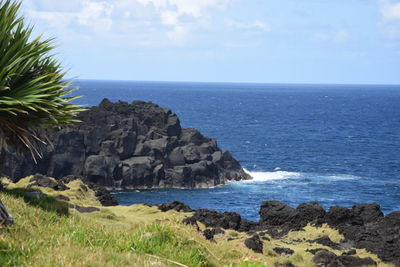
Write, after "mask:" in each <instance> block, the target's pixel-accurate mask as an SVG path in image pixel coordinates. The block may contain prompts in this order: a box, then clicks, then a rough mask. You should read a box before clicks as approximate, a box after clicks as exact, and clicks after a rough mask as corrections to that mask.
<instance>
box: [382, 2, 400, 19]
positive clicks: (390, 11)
mask: <svg viewBox="0 0 400 267" xmlns="http://www.w3.org/2000/svg"><path fill="white" fill-rule="evenodd" d="M379 4H380V8H381V13H382V16H383V18H384V19H386V20H400V2H397V3H392V1H391V0H379Z"/></svg>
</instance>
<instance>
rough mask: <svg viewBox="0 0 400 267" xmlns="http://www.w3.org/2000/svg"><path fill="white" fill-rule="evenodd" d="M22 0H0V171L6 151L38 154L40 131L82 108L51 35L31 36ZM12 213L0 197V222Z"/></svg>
mask: <svg viewBox="0 0 400 267" xmlns="http://www.w3.org/2000/svg"><path fill="white" fill-rule="evenodd" d="M20 6H21V2H14V1H11V0H4V1H3V0H1V1H0V55H1V58H0V173H2V171H3V168H4V167H5V166H4V162H5V154H6V151H10V150H11V151H14V152H16V153H30V154H31V156H32V158H33V160H34V161H36V157H41V156H42V155H41V154H42V153H41V149H42V148H43V147H44V146H45V145H47V140H46V134H45V131H46V130H47V129H52V128H53V127H58V126H61V125H66V124H70V123H73V122H76V120H75V118H74V117H75V116H76V114H77V113H78V112H80V111H81V110H82V109H81V108H80V107H79V106H77V105H73V104H70V103H69V102H70V101H72V100H73V99H75V98H76V97H71V96H68V95H69V93H70V92H71V91H72V90H73V89H72V88H71V82H70V81H68V80H65V72H64V71H63V70H62V68H61V64H60V63H59V62H58V61H57V60H56V59H54V56H53V55H52V53H53V49H54V45H53V40H52V39H47V40H42V38H41V36H39V37H37V38H35V37H34V36H32V30H33V27H31V26H26V25H25V22H24V18H23V17H21V16H20V15H19V14H18V12H19V10H20ZM11 221H12V217H11V216H10V214H9V213H8V211H7V209H6V208H5V207H4V206H3V204H2V202H1V201H0V222H3V223H10V222H11Z"/></svg>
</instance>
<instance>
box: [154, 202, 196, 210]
mask: <svg viewBox="0 0 400 267" xmlns="http://www.w3.org/2000/svg"><path fill="white" fill-rule="evenodd" d="M158 208H159V209H160V210H161V211H163V212H165V211H169V210H176V211H179V212H192V211H193V210H192V209H191V208H190V207H189V206H188V205H186V204H185V203H182V202H179V201H173V202H171V203H165V204H161V205H159V206H158Z"/></svg>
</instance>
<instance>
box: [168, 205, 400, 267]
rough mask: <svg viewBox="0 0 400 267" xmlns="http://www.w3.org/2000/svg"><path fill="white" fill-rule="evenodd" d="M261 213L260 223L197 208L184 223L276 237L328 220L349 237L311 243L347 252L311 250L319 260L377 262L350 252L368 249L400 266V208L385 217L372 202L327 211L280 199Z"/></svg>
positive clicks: (343, 263)
mask: <svg viewBox="0 0 400 267" xmlns="http://www.w3.org/2000/svg"><path fill="white" fill-rule="evenodd" d="M175 205H176V204H175ZM180 205H184V204H183V203H182V204H180ZM259 214H260V220H259V222H251V221H248V220H246V219H243V218H241V216H240V215H239V214H238V213H234V212H222V213H220V212H216V211H214V210H207V209H199V210H195V211H194V215H193V216H191V217H188V218H186V219H185V220H184V223H188V224H192V225H196V224H197V222H201V223H203V224H204V225H205V226H207V227H213V228H222V229H232V230H236V231H239V232H247V233H248V234H251V235H254V233H255V232H257V231H258V232H259V231H265V232H266V233H268V234H269V235H270V236H271V237H273V238H280V237H283V236H284V235H286V234H287V233H288V232H289V231H299V230H301V229H302V228H303V227H305V226H306V225H307V224H308V223H311V224H312V225H315V226H320V225H322V224H324V223H326V224H328V225H329V226H330V227H332V228H334V229H337V230H338V231H339V232H340V233H341V234H342V235H343V236H344V238H345V239H344V240H342V241H341V243H340V244H337V243H335V242H333V241H332V240H330V239H329V237H321V238H318V239H316V240H310V241H309V242H312V243H317V244H320V245H323V246H328V247H331V248H334V249H338V250H346V251H344V252H343V254H342V255H341V256H336V255H335V257H334V258H332V257H331V258H332V259H330V256H329V255H328V254H329V253H328V254H327V252H326V251H327V250H326V249H323V248H321V249H310V250H307V251H308V252H310V253H312V254H315V255H317V254H318V253H320V254H318V257H316V261H318V262H319V263H321V264H325V263H324V262H326V261H328V262H327V263H326V266H328V265H329V264H331V265H329V266H366V265H376V263H375V262H374V261H373V260H371V259H369V258H366V259H360V258H357V257H351V255H354V250H349V251H347V249H348V248H350V247H351V248H357V249H362V248H364V249H366V250H367V251H369V252H372V253H374V254H376V255H378V256H379V258H380V259H381V260H383V261H385V262H391V263H393V264H394V265H395V266H396V267H400V211H396V212H392V213H390V214H388V215H386V216H384V215H383V213H382V212H381V210H380V206H379V205H378V204H375V203H372V204H362V205H355V206H353V207H352V208H351V209H348V208H345V207H339V206H334V207H331V208H330V209H329V210H328V211H327V212H326V211H325V210H324V209H323V208H322V207H321V205H319V204H318V203H316V202H311V203H303V204H300V205H299V206H298V207H297V208H292V207H290V206H288V205H286V204H284V203H281V202H278V201H265V202H263V203H262V204H261V207H260V211H259ZM265 232H261V233H259V234H260V235H261V234H263V233H265ZM249 242H250V241H249ZM328 252H329V251H328ZM331 256H332V255H331ZM318 258H320V259H323V260H318ZM335 264H336V265H335ZM324 266H325V265H324Z"/></svg>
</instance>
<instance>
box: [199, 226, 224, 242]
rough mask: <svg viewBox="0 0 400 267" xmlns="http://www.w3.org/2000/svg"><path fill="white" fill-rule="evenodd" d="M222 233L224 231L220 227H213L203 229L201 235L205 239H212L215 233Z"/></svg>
mask: <svg viewBox="0 0 400 267" xmlns="http://www.w3.org/2000/svg"><path fill="white" fill-rule="evenodd" d="M223 233H225V232H224V231H223V230H222V229H220V228H214V229H206V230H204V232H203V235H204V237H205V238H206V239H207V240H212V239H214V236H215V235H217V234H223Z"/></svg>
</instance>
